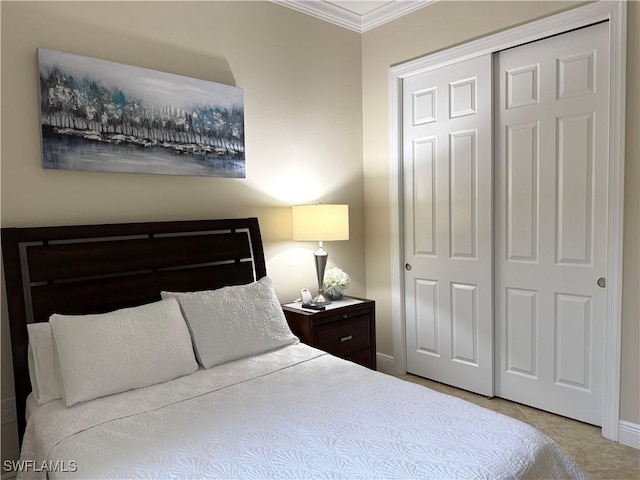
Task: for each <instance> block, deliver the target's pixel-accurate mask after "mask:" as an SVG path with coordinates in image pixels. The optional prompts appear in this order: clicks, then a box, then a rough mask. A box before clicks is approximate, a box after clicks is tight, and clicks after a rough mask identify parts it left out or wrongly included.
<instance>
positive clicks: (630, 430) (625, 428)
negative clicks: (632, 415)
mask: <svg viewBox="0 0 640 480" xmlns="http://www.w3.org/2000/svg"><path fill="white" fill-rule="evenodd" d="M618 442H620V443H621V444H623V445H626V446H628V447H633V448H637V449H638V450H640V425H638V424H637V423H631V422H626V421H624V420H620V423H619V424H618Z"/></svg>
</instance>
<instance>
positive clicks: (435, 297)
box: [403, 55, 493, 395]
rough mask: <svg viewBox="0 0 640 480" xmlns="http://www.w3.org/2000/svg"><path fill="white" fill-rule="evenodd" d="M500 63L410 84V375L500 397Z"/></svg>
mask: <svg viewBox="0 0 640 480" xmlns="http://www.w3.org/2000/svg"><path fill="white" fill-rule="evenodd" d="M491 69H492V63H491V55H485V56H482V57H477V58H474V59H472V60H467V61H464V62H460V63H456V64H453V65H450V66H447V67H443V68H439V69H437V70H434V71H430V72H426V73H423V74H420V75H416V76H413V77H410V78H407V79H405V80H404V81H403V177H404V180H403V181H404V242H405V244H404V252H405V262H406V269H405V288H406V290H405V307H406V312H405V313H406V341H407V370H408V371H409V372H411V373H415V374H417V375H420V376H423V377H427V378H431V379H433V380H436V381H440V382H443V383H447V384H449V385H455V386H457V387H460V388H464V389H466V390H471V391H474V392H478V393H481V394H484V395H492V394H493V350H492V342H493V317H492V302H493V286H492V225H491V221H492V218H491V217H492V213H491V212H492V193H491V188H492V185H491V183H492V158H491V151H492V128H491V124H492V115H491V109H492V100H491V91H492V86H491Z"/></svg>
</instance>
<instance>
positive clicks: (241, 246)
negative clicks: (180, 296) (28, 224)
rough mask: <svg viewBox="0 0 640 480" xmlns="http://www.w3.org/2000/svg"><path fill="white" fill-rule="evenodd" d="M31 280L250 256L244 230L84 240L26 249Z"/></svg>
mask: <svg viewBox="0 0 640 480" xmlns="http://www.w3.org/2000/svg"><path fill="white" fill-rule="evenodd" d="M27 254H28V257H29V279H30V280H31V281H32V282H41V281H51V280H63V279H69V278H84V277H92V276H101V275H111V274H114V273H123V272H125V271H127V270H126V269H128V270H129V271H132V272H136V271H143V270H149V269H156V268H161V267H162V268H166V267H177V266H182V265H196V264H203V263H209V262H219V261H225V260H230V259H243V258H250V257H251V250H250V246H249V238H248V235H247V233H246V232H240V233H219V234H209V235H195V236H177V237H152V238H139V239H126V240H121V239H119V238H117V237H116V238H112V239H105V240H103V239H99V238H98V239H89V240H83V241H81V242H77V241H76V242H74V243H64V244H51V243H49V244H48V245H33V246H29V247H27Z"/></svg>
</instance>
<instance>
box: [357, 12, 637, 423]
mask: <svg viewBox="0 0 640 480" xmlns="http://www.w3.org/2000/svg"><path fill="white" fill-rule="evenodd" d="M577 5H580V3H578V2H526V1H517V2H481V1H472V2H447V1H445V2H438V3H436V4H433V5H431V6H429V7H428V8H424V9H422V10H419V11H418V12H416V13H413V14H411V15H408V16H405V17H401V18H399V19H398V20H395V21H394V22H391V23H389V24H386V25H383V26H381V27H379V28H376V29H374V30H371V31H370V32H366V33H365V34H364V35H363V37H362V78H363V82H362V88H363V115H362V117H363V138H364V141H363V148H364V150H363V152H364V175H365V205H366V209H365V237H366V239H367V241H366V249H367V250H366V259H367V296H368V297H370V298H375V299H376V301H377V305H376V309H377V333H378V351H379V352H382V353H385V354H388V355H393V343H392V342H393V335H392V320H391V291H390V290H391V270H390V255H389V250H390V238H389V228H390V224H389V218H390V211H389V156H388V152H389V140H388V139H389V135H388V132H389V111H388V88H389V85H388V71H389V67H390V66H392V65H397V64H400V63H403V62H406V61H408V60H411V59H414V58H417V57H421V56H425V55H427V54H430V53H433V52H436V51H438V50H443V49H446V48H448V47H451V46H454V45H457V44H461V43H465V42H468V41H470V40H473V39H476V38H479V37H482V36H485V35H488V34H490V33H495V32H497V31H500V30H505V29H507V28H510V27H513V26H516V25H519V24H523V23H526V22H529V21H531V20H534V19H538V18H541V17H545V16H548V15H551V14H553V13H557V12H560V11H562V10H566V9H568V8H572V7H574V6H577ZM638 7H640V4H639V3H638V2H629V18H628V20H629V21H628V25H629V28H628V29H629V45H628V48H629V52H628V62H629V65H628V73H629V74H628V78H627V85H628V89H629V100H630V101H631V102H632V103H629V110H630V111H629V113H628V116H627V127H626V133H627V150H628V151H627V159H626V169H627V178H626V196H625V222H626V224H627V227H628V229H627V232H626V235H625V240H624V242H625V252H624V253H625V255H626V256H627V257H626V261H625V272H624V275H625V277H624V278H625V281H624V314H623V345H622V356H623V360H622V391H621V396H622V401H621V417H622V419H623V420H627V421H630V422H634V423H640V399H639V397H640V385H639V382H640V360H639V356H638V350H639V349H640V335H639V333H638V332H639V329H640V327H639V324H640V320H639V315H640V313H639V312H640V309H639V308H638V307H639V305H638V296H639V295H638V294H639V290H640V289H639V287H638V283H639V282H638V267H639V263H640V262H639V261H638V249H639V248H638V245H640V235H639V233H638V211H639V210H640V206H639V204H638V190H639V188H640V182H639V175H638V163H639V158H638V157H639V155H640V152H639V149H638V131H640V118H638V113H639V110H640V109H639V108H638V85H640V76H639V74H638V64H639V50H640V46H639V44H638V33H637V25H639V22H638Z"/></svg>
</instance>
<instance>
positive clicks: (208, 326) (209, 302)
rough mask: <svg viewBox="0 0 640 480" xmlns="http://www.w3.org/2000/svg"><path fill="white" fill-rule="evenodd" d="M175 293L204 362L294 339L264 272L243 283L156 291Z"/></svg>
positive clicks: (259, 350)
mask: <svg viewBox="0 0 640 480" xmlns="http://www.w3.org/2000/svg"><path fill="white" fill-rule="evenodd" d="M169 297H177V298H178V300H179V301H180V306H181V307H182V312H183V313H184V316H185V318H186V320H187V323H188V324H189V329H190V330H191V335H192V337H193V343H194V347H195V350H196V356H197V357H198V361H199V362H200V364H201V365H202V366H203V367H205V368H211V367H213V366H215V365H220V364H223V363H227V362H231V361H233V360H238V359H240V358H246V357H250V356H252V355H257V354H260V353H265V352H269V351H271V350H276V349H278V348H281V347H284V346H286V345H291V344H294V343H298V342H299V340H298V337H296V336H295V335H294V334H293V333H291V329H290V328H289V325H288V324H287V320H286V318H285V316H284V312H283V311H282V307H281V306H280V302H279V301H278V297H277V296H276V293H275V291H274V289H273V284H272V282H271V279H270V278H269V277H263V278H261V279H260V280H258V281H257V282H254V283H250V284H248V285H239V286H233V287H224V288H220V289H218V290H208V291H203V292H188V293H172V292H162V298H169Z"/></svg>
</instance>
